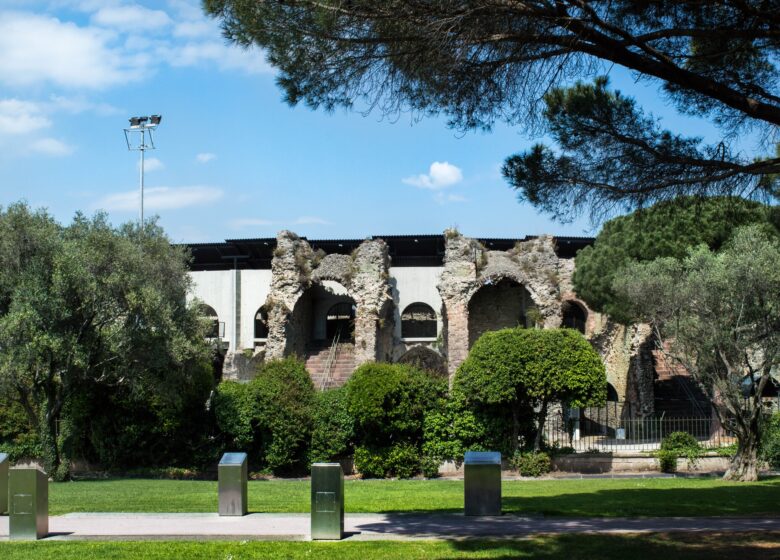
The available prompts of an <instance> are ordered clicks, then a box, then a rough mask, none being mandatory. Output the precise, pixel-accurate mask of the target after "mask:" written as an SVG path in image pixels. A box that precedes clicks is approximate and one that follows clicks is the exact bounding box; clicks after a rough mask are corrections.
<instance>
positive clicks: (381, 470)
mask: <svg viewBox="0 0 780 560" xmlns="http://www.w3.org/2000/svg"><path fill="white" fill-rule="evenodd" d="M387 453H388V450H387V448H383V449H372V448H368V447H360V446H358V447H356V448H355V470H356V471H357V472H359V473H360V475H361V476H362V477H363V478H384V477H385V473H386V472H387Z"/></svg>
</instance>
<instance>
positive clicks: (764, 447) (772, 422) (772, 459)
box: [759, 412, 780, 469]
mask: <svg viewBox="0 0 780 560" xmlns="http://www.w3.org/2000/svg"><path fill="white" fill-rule="evenodd" d="M759 455H760V457H761V459H763V460H764V461H766V462H767V463H769V465H770V466H771V467H772V468H774V469H777V468H780V412H775V413H774V414H773V415H772V416H770V417H769V418H768V419H767V421H766V422H765V423H764V425H763V430H762V433H761V445H760V448H759Z"/></svg>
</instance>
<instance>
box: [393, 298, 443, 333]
mask: <svg viewBox="0 0 780 560" xmlns="http://www.w3.org/2000/svg"><path fill="white" fill-rule="evenodd" d="M437 331H438V325H437V324H436V312H435V311H434V310H433V308H432V307H431V306H430V305H427V304H425V303H420V302H417V303H412V304H410V305H407V306H406V309H404V311H403V313H401V337H402V338H436V336H437V334H438V332H437Z"/></svg>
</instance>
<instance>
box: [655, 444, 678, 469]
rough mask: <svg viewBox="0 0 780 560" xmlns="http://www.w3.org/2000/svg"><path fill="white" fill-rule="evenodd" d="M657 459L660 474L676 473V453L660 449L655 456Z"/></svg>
mask: <svg viewBox="0 0 780 560" xmlns="http://www.w3.org/2000/svg"><path fill="white" fill-rule="evenodd" d="M655 457H656V459H658V466H659V467H660V469H661V472H665V473H674V472H677V457H678V455H677V453H676V452H675V451H670V450H668V449H661V450H660V451H658V452H656V454H655Z"/></svg>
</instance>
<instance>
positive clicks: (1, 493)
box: [0, 453, 9, 515]
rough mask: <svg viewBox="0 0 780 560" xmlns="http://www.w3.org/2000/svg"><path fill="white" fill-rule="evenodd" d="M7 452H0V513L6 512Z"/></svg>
mask: <svg viewBox="0 0 780 560" xmlns="http://www.w3.org/2000/svg"><path fill="white" fill-rule="evenodd" d="M8 463H9V461H8V454H7V453H0V515H3V514H4V513H8Z"/></svg>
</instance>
